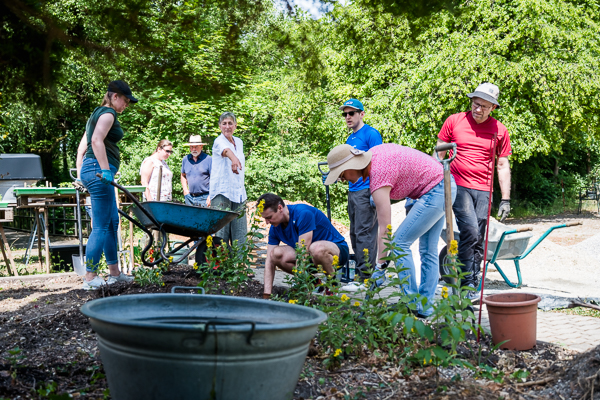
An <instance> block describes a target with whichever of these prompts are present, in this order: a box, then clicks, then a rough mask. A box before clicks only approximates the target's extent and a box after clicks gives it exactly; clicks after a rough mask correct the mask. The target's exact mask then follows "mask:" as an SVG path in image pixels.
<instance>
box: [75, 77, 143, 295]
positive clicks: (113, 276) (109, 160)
mask: <svg viewBox="0 0 600 400" xmlns="http://www.w3.org/2000/svg"><path fill="white" fill-rule="evenodd" d="M130 102H131V103H137V99H136V98H135V97H133V95H132V94H131V89H129V85H127V83H125V82H123V81H112V82H111V83H109V84H108V91H107V92H106V94H105V95H104V99H103V100H102V104H101V105H100V107H96V109H95V110H94V112H93V113H92V115H91V116H90V118H89V119H88V121H87V124H86V127H85V134H84V135H83V138H82V139H81V143H80V144H79V148H78V151H77V172H78V174H77V175H78V179H79V178H80V179H81V182H82V183H83V184H84V185H85V187H86V188H87V189H88V191H89V193H90V197H91V199H92V233H91V234H90V237H89V239H88V242H87V246H86V274H85V277H84V279H83V289H86V290H92V289H97V288H99V287H101V286H103V285H107V284H108V285H110V284H113V283H116V282H131V281H132V280H133V277H131V276H128V275H125V274H123V273H122V272H121V271H119V266H118V256H117V229H118V226H119V214H118V212H117V203H116V199H115V190H114V188H113V187H112V186H111V185H110V182H112V180H113V177H114V175H115V174H116V173H117V171H118V170H119V165H120V162H121V157H120V153H119V148H118V147H117V143H118V142H119V141H120V140H121V139H122V138H123V129H121V125H120V124H119V121H118V120H117V114H120V113H122V112H123V111H124V110H125V108H127V106H128V105H129V103H130ZM97 173H100V174H102V178H98V177H97V176H96V174H97ZM102 253H104V255H105V257H106V264H108V269H109V270H110V275H109V276H108V279H107V280H106V281H104V279H102V278H101V277H100V276H98V272H97V271H98V264H99V262H100V259H101V258H102Z"/></svg>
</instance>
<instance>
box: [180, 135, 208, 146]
mask: <svg viewBox="0 0 600 400" xmlns="http://www.w3.org/2000/svg"><path fill="white" fill-rule="evenodd" d="M205 144H207V143H203V142H202V137H201V136H200V135H192V136H190V142H189V143H186V144H185V145H186V146H199V145H205Z"/></svg>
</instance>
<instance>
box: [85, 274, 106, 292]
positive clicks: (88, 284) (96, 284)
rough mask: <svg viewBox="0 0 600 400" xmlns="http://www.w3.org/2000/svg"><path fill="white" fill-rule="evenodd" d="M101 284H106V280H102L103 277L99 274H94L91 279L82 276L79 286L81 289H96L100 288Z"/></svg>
mask: <svg viewBox="0 0 600 400" xmlns="http://www.w3.org/2000/svg"><path fill="white" fill-rule="evenodd" d="M102 286H106V282H104V279H102V278H100V276H99V275H96V276H95V277H94V279H92V280H91V281H87V280H85V278H83V286H82V287H81V288H82V289H83V290H96V289H100V288H101V287H102Z"/></svg>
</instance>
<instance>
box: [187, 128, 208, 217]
mask: <svg viewBox="0 0 600 400" xmlns="http://www.w3.org/2000/svg"><path fill="white" fill-rule="evenodd" d="M186 145H187V146H190V154H188V155H187V156H185V157H183V160H182V161H181V187H182V188H183V195H184V196H185V204H187V205H189V206H206V199H208V190H209V189H210V171H211V168H212V158H211V156H209V155H208V154H206V153H204V152H203V151H202V147H203V146H204V145H206V143H203V142H202V138H201V137H200V135H192V136H190V141H189V143H186Z"/></svg>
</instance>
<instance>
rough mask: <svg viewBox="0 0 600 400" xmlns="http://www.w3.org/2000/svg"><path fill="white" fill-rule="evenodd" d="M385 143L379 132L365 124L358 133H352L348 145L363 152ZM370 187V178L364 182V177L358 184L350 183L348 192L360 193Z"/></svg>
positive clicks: (347, 141) (359, 179)
mask: <svg viewBox="0 0 600 400" xmlns="http://www.w3.org/2000/svg"><path fill="white" fill-rule="evenodd" d="M382 143H383V140H382V139H381V134H380V133H379V131H378V130H377V129H375V128H373V127H371V126H369V125H367V124H364V125H363V127H362V128H360V129H359V130H358V131H356V132H354V133H352V134H351V135H350V136H349V137H348V140H346V144H349V145H350V146H352V147H354V148H355V149H358V150H362V151H369V150H370V149H371V147H375V146H377V145H380V144H382ZM368 187H369V178H367V180H366V181H364V182H363V179H362V177H360V178H358V181H356V183H352V182H348V190H350V191H351V192H358V191H359V190H363V189H367V188H368Z"/></svg>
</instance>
